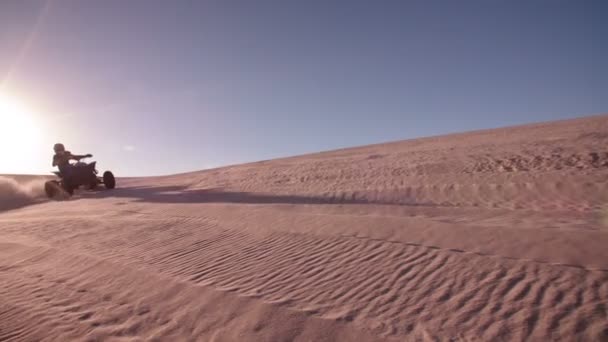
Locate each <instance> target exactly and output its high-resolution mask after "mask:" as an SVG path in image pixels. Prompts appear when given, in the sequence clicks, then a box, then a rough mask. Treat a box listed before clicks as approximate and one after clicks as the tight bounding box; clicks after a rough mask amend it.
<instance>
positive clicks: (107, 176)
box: [103, 171, 116, 189]
mask: <svg viewBox="0 0 608 342" xmlns="http://www.w3.org/2000/svg"><path fill="white" fill-rule="evenodd" d="M103 184H104V185H105V186H106V189H114V188H115V187H116V179H114V174H113V173H112V172H110V171H106V172H104V173H103Z"/></svg>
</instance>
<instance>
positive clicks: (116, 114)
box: [0, 0, 608, 175]
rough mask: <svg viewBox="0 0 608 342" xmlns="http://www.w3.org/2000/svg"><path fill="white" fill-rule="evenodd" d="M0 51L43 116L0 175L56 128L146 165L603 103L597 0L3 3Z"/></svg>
mask: <svg viewBox="0 0 608 342" xmlns="http://www.w3.org/2000/svg"><path fill="white" fill-rule="evenodd" d="M0 51H1V53H0V77H1V78H0V81H2V82H3V88H4V90H5V91H9V92H11V93H13V94H18V95H19V96H20V97H21V98H22V99H27V101H28V103H30V104H34V107H35V108H36V113H37V114H36V115H37V116H38V117H41V116H43V117H44V118H43V121H44V122H45V124H44V135H43V136H44V139H42V140H43V142H44V144H42V142H41V143H40V144H39V145H38V146H40V147H41V149H40V151H39V153H40V156H41V157H40V158H41V161H40V162H39V163H34V164H31V165H34V166H32V169H28V170H21V169H18V167H19V165H12V166H13V167H12V168H11V167H8V166H7V165H6V163H5V165H2V164H0V173H2V172H3V171H4V172H8V171H14V170H16V171H20V172H28V173H40V172H42V173H47V172H48V171H49V170H50V165H49V163H50V158H51V149H52V144H51V143H53V142H55V141H63V142H65V143H66V144H68V145H69V146H68V147H69V149H71V150H72V151H73V152H82V153H87V152H90V153H93V154H95V157H96V159H97V160H98V162H99V163H100V168H102V169H105V168H111V169H113V170H114V171H116V173H117V174H119V175H155V174H167V173H174V172H182V171H192V170H199V169H203V168H208V167H213V166H220V165H226V164H234V163H241V162H246V161H255V160H261V159H270V158H274V157H281V156H288V155H297V154H302V153H308V152H316V151H320V150H328V149H335V148H340V147H349V146H357V145H365V144H370V143H377V142H384V141H392V140H401V139H407V138H414V137H421V136H427V135H436V134H443V133H448V132H458V131H465V130H472V129H480V128H489V127H499V126H505V125H512V124H519V123H528V122H535V121H545V120H556V119H563V118H569V117H577V116H584V115H589V114H598V113H603V112H608V62H607V61H608V1H584V0H572V1H559V0H547V1H541V0H537V1H499V0H485V1H428V0H425V1H405V0H402V1H372V0H369V1H356V0H350V1H346V0H344V1H330V0H326V1H312V0H311V1H292V0H277V1H264V0H259V1H257V0H256V1H250V0H247V1H203V0H200V1H164V0H158V1H153V0H141V1H135V0H130V1H123V0H100V1H80V0H51V1H27V0H2V1H0ZM48 144H51V145H50V146H49V145H48ZM3 148H6V147H5V146H3ZM28 165H29V164H28Z"/></svg>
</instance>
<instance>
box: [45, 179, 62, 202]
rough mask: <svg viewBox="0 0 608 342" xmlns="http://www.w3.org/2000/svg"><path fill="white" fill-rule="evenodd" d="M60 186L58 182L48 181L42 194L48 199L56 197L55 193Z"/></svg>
mask: <svg viewBox="0 0 608 342" xmlns="http://www.w3.org/2000/svg"><path fill="white" fill-rule="evenodd" d="M60 187H61V186H60V185H59V182H58V181H54V180H52V181H48V182H46V183H44V192H45V193H46V196H47V197H48V198H53V197H55V195H57V192H58V190H59V188H60Z"/></svg>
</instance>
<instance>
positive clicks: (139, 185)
mask: <svg viewBox="0 0 608 342" xmlns="http://www.w3.org/2000/svg"><path fill="white" fill-rule="evenodd" d="M28 181H31V180H25V179H17V180H16V181H10V182H9V181H5V180H4V181H2V182H0V184H10V185H1V187H0V191H1V192H0V196H2V197H0V199H2V201H1V203H2V207H1V208H0V210H2V212H1V213H0V340H9V341H13V340H14V341H22V340H25V341H39V340H42V341H66V340H91V341H96V340H99V341H101V340H117V341H118V340H157V341H175V340H184V341H186V340H188V341H189V340H200V341H291V340H298V341H354V340H357V341H381V340H395V341H397V340H399V341H403V340H406V341H410V340H411V341H443V340H463V341H469V340H484V341H486V340H492V341H497V340H509V341H510V340H515V341H520V340H534V341H547V340H563V341H577V340H580V341H608V248H606V246H608V115H603V116H595V117H588V118H584V119H577V120H568V121H560V122H553V123H543V124H536V125H527V126H520V127H511V128H505V129H496V130H487V131H479V132H469V133H463V134H453V135H449V136H442V137H430V138H425V139H417V140H409V141H401V142H395V143H388V144H379V145H373V146H366V147H360V148H352V149H345V150H339V151H332V152H324V153H318V154H312V155H306V156H299V157H293V158H284V159H278V160H272V161H264V162H258V163H252V164H245V165H237V166H231V167H225V168H219V169H214V170H208V171H201V172H192V173H187V174H180V175H174V176H166V177H150V178H132V179H122V180H119V185H118V186H119V188H118V189H116V190H114V191H111V192H104V191H100V192H80V193H78V194H77V195H76V196H75V197H74V198H73V199H72V200H69V201H44V202H43V203H40V202H39V201H38V197H37V195H32V192H31V191H29V190H28V191H24V190H23V189H30V188H31V187H23V186H21V185H18V184H25V182H28ZM34 193H35V190H34Z"/></svg>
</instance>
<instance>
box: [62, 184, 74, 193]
mask: <svg viewBox="0 0 608 342" xmlns="http://www.w3.org/2000/svg"><path fill="white" fill-rule="evenodd" d="M63 190H65V192H67V193H68V194H70V196H72V195H74V187H73V186H71V185H70V184H69V183H65V182H64V183H63Z"/></svg>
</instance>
